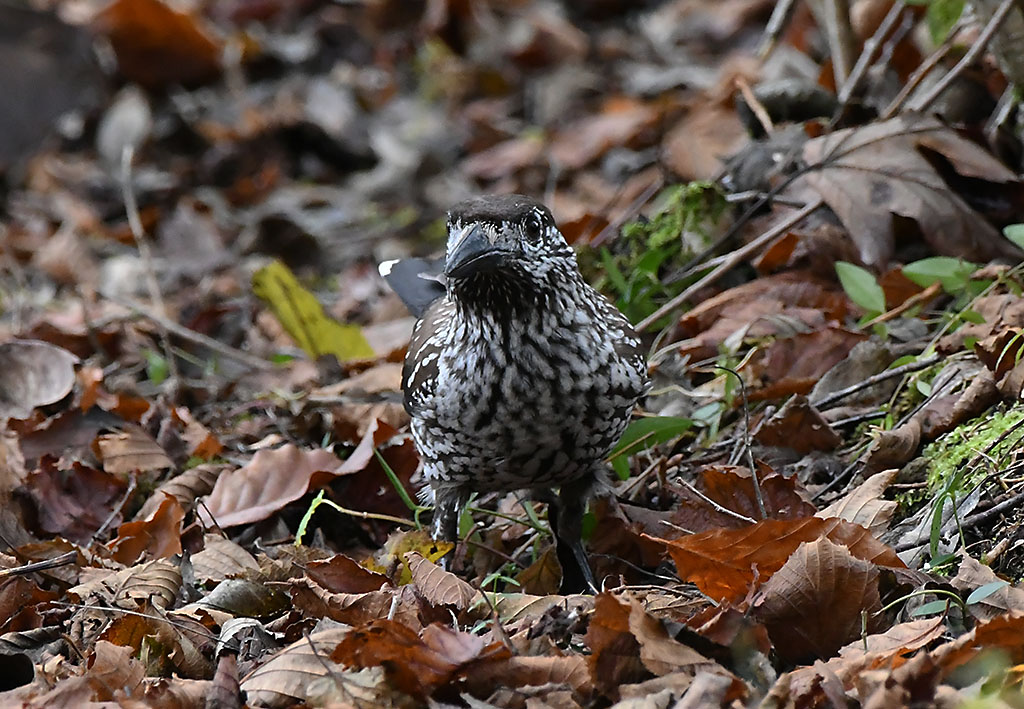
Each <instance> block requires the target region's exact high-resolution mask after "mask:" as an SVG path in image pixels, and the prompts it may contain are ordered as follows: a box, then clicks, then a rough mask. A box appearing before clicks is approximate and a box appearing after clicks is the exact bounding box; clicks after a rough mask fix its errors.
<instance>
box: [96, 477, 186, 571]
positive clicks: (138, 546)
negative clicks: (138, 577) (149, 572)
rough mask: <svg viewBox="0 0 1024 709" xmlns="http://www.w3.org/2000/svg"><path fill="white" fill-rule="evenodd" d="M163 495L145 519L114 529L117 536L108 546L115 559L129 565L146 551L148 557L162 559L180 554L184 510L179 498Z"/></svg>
mask: <svg viewBox="0 0 1024 709" xmlns="http://www.w3.org/2000/svg"><path fill="white" fill-rule="evenodd" d="M162 494H163V498H164V500H163V502H162V503H161V504H160V506H159V507H157V509H156V510H155V511H154V512H153V514H152V515H150V516H149V517H148V518H147V519H144V520H137V521H134V522H127V523H125V524H122V525H121V526H120V528H118V530H117V538H116V539H114V540H113V541H112V542H110V544H108V545H107V546H109V547H110V549H111V551H112V552H113V556H114V559H115V560H117V561H119V562H120V563H122V564H124V565H125V566H130V565H131V564H134V563H135V562H136V561H138V560H139V559H141V558H142V555H143V554H148V556H149V558H151V559H163V558H165V557H168V556H174V555H175V554H180V553H181V522H182V520H184V519H185V510H184V509H182V506H181V505H180V504H179V503H178V501H177V500H176V499H175V498H174V497H172V496H171V495H168V494H167V493H162Z"/></svg>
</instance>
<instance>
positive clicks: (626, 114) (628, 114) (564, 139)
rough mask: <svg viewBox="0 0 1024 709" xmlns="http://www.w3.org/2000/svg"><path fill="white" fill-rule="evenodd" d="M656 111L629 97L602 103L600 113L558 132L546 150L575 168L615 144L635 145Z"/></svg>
mask: <svg viewBox="0 0 1024 709" xmlns="http://www.w3.org/2000/svg"><path fill="white" fill-rule="evenodd" d="M658 115H659V114H658V111H657V110H656V109H655V108H654V107H652V106H649V105H647V104H644V103H641V102H639V101H636V100H635V99H630V98H624V97H619V98H613V99H609V100H608V101H606V102H605V105H604V106H603V108H602V110H601V112H600V113H598V114H596V115H593V116H587V117H585V118H581V119H580V120H578V121H576V122H575V123H572V124H570V125H568V126H566V127H565V128H564V129H563V130H561V131H559V132H558V134H557V135H556V136H555V138H554V139H553V140H552V141H551V146H550V147H549V148H548V152H549V154H550V157H551V161H552V162H555V163H557V164H558V165H560V166H561V167H562V168H565V169H570V170H571V169H578V168H581V167H583V166H584V165H587V164H588V163H590V162H592V161H594V160H596V159H597V158H599V157H601V156H602V155H604V153H605V152H607V151H608V150H609V149H610V148H613V147H616V146H629V147H636V144H637V142H638V141H642V140H643V136H644V135H645V133H648V132H650V130H651V129H652V128H653V127H654V125H655V124H656V123H657V121H658Z"/></svg>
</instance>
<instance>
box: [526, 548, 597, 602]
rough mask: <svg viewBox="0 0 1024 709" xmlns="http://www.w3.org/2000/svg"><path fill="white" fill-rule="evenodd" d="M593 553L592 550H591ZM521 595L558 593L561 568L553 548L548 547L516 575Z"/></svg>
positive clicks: (560, 581)
mask: <svg viewBox="0 0 1024 709" xmlns="http://www.w3.org/2000/svg"><path fill="white" fill-rule="evenodd" d="M592 551H593V550H592ZM516 582H517V583H518V584H519V588H520V589H522V591H523V593H529V594H533V595H535V596H546V595H549V594H554V593H558V589H559V587H560V585H561V583H562V567H561V565H560V564H559V563H558V554H557V553H556V552H555V548H554V547H548V548H547V549H545V550H544V552H543V553H542V554H541V555H540V556H539V557H537V560H536V561H535V562H533V563H532V564H530V565H529V566H527V567H526V568H525V569H523V570H522V571H520V572H519V573H518V574H516Z"/></svg>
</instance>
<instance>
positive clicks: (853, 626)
mask: <svg viewBox="0 0 1024 709" xmlns="http://www.w3.org/2000/svg"><path fill="white" fill-rule="evenodd" d="M878 577H879V574H878V569H877V568H876V566H875V565H874V564H872V563H870V562H868V561H862V560H860V559H857V558H855V557H854V556H853V555H851V554H850V552H848V551H847V550H846V547H844V546H840V545H838V544H834V543H833V542H831V541H830V540H829V539H827V538H819V539H815V540H814V541H812V542H806V543H804V544H801V545H800V547H799V548H798V549H797V550H796V551H795V552H794V553H793V555H792V556H790V557H789V559H787V560H786V563H785V564H783V566H782V567H781V568H780V569H779V570H778V571H776V572H775V573H774V574H773V575H772V577H771V578H770V579H768V581H767V583H765V584H764V586H762V587H761V591H760V593H759V598H758V599H757V600H756V601H755V602H754V606H753V608H754V614H755V617H757V618H758V620H760V621H761V622H762V623H764V625H765V627H766V628H767V629H768V635H769V637H770V638H771V640H772V645H773V647H774V649H775V652H776V653H777V654H778V655H779V657H780V658H782V659H783V661H785V662H787V663H794V664H799V663H806V662H810V661H812V660H814V659H824V658H828V657H831V656H832V655H833V654H834V653H835V652H836V651H837V650H839V648H840V647H842V646H843V645H845V644H846V643H848V642H850V641H851V640H853V639H854V638H857V637H859V636H860V635H861V633H862V630H863V629H864V628H862V622H864V620H863V617H862V614H867V615H866V618H867V626H866V629H867V630H868V631H869V632H879V631H881V630H883V629H884V628H885V627H887V626H888V619H886V618H885V617H884V616H883V615H881V614H879V613H878V611H879V610H880V609H881V608H882V601H881V598H880V597H879V595H878Z"/></svg>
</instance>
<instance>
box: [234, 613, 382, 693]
mask: <svg viewBox="0 0 1024 709" xmlns="http://www.w3.org/2000/svg"><path fill="white" fill-rule="evenodd" d="M348 633H349V628H330V629H328V630H321V631H319V632H315V633H311V634H310V635H309V637H305V638H302V639H301V640H298V641H296V642H294V643H292V644H291V645H289V646H288V647H286V648H284V649H283V650H281V651H279V652H278V653H277V654H275V655H274V656H273V657H271V658H270V659H269V660H268V661H267V662H265V663H264V664H262V665H260V666H258V667H257V668H256V669H254V670H253V671H252V672H250V673H249V674H247V675H246V676H245V677H243V678H242V680H241V682H240V683H239V684H240V687H241V689H242V691H243V692H245V693H246V698H247V701H248V703H249V704H250V705H251V706H290V705H292V704H294V703H295V702H296V701H302V702H305V701H306V700H308V699H310V698H311V697H312V696H313V694H312V693H313V692H314V690H315V688H316V683H317V680H319V679H321V678H324V677H331V678H332V681H334V682H343V683H344V687H345V689H346V690H347V692H349V694H348V695H347V696H346V698H345V700H346V701H349V702H357V703H358V704H357V705H365V706H389V705H390V702H389V701H388V697H387V695H386V694H385V693H384V692H385V691H386V688H384V687H383V682H381V681H380V679H379V678H381V677H382V675H383V673H382V672H381V671H379V670H376V669H373V670H370V671H365V672H363V673H354V672H348V671H346V670H345V669H344V668H343V667H342V666H341V665H338V664H337V663H336V662H334V661H333V660H331V659H330V656H331V653H332V652H333V651H334V649H335V648H336V647H337V646H338V643H339V642H341V641H342V640H343V639H344V638H345V636H346V635H348ZM373 677H377V678H378V680H376V681H370V680H371V679H372V678H373Z"/></svg>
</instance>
